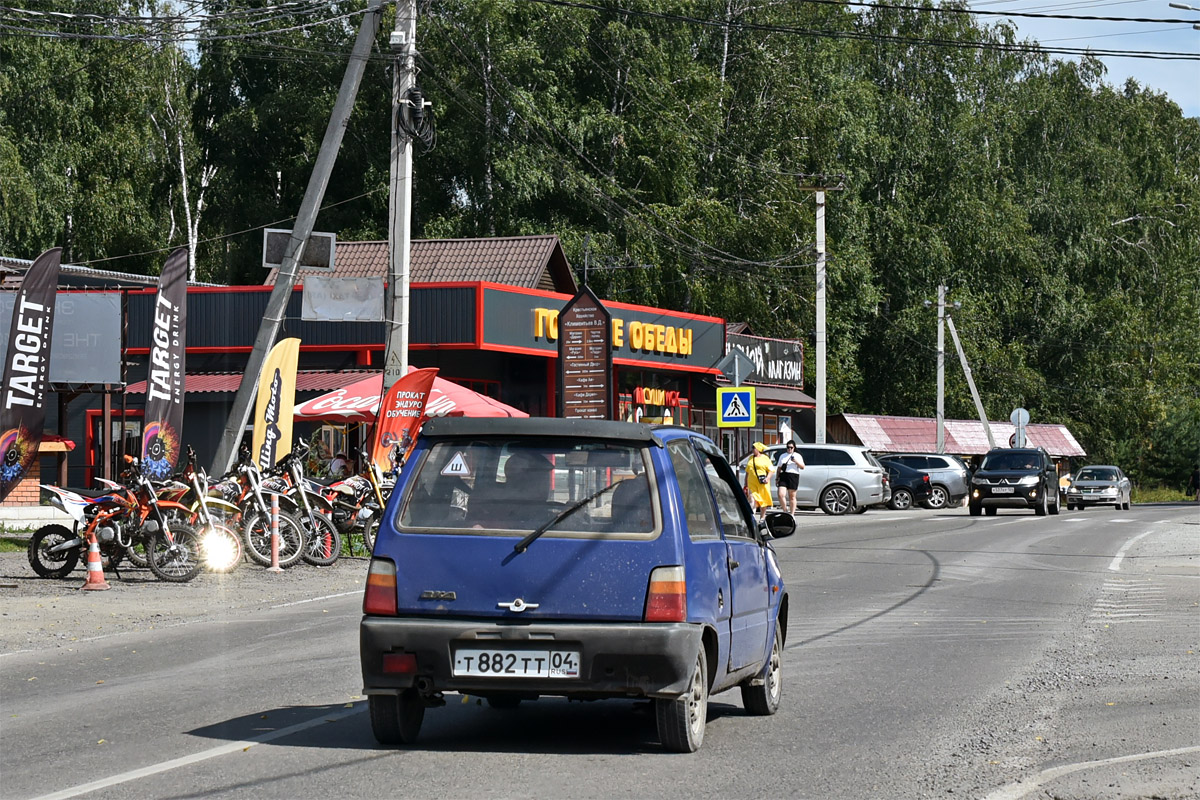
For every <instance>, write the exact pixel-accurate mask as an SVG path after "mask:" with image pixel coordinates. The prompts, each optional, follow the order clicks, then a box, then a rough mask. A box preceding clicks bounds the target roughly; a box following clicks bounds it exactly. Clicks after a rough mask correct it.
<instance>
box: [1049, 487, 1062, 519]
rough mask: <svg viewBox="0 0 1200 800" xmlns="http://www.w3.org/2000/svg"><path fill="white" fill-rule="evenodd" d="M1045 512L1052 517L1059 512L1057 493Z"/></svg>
mask: <svg viewBox="0 0 1200 800" xmlns="http://www.w3.org/2000/svg"><path fill="white" fill-rule="evenodd" d="M1047 510H1048V511H1049V512H1050V516H1052V517H1056V516H1058V512H1059V511H1060V507H1059V501H1058V492H1055V493H1054V502H1053V503H1051V504H1050V507H1049V508H1048V509H1047Z"/></svg>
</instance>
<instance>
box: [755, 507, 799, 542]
mask: <svg viewBox="0 0 1200 800" xmlns="http://www.w3.org/2000/svg"><path fill="white" fill-rule="evenodd" d="M761 527H762V528H765V529H766V531H767V533H768V534H770V535H771V538H772V539H783V538H785V537H788V536H791V535H792V534H793V533H795V532H796V519H795V517H793V516H792V515H791V514H789V513H787V512H786V511H768V512H767V517H766V519H765V520H764V521H763V524H762V526H761Z"/></svg>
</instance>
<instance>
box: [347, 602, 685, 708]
mask: <svg viewBox="0 0 1200 800" xmlns="http://www.w3.org/2000/svg"><path fill="white" fill-rule="evenodd" d="M701 634H702V628H701V626H699V625H693V624H689V623H641V622H638V623H556V622H547V623H531V624H500V623H494V622H486V621H479V620H445V619H439V620H431V619H426V618H413V617H372V616H366V617H363V619H362V623H361V624H360V626H359V651H360V659H361V662H362V675H363V693H364V694H368V695H371V694H394V693H396V692H398V691H401V690H403V689H408V688H411V687H414V686H416V687H418V688H419V689H420V690H421V691H422V693H423V694H432V693H436V692H441V691H456V692H463V693H472V694H480V695H488V694H511V695H525V696H536V695H563V696H571V697H584V698H602V697H678V696H679V695H681V694H683V693H684V692H685V691H686V690H687V688H688V685H689V683H690V681H691V676H692V671H693V669H694V666H695V659H696V653H697V652H699V650H700V642H701ZM460 647H470V648H476V649H487V648H495V649H506V650H515V651H521V650H539V651H540V650H547V649H551V650H560V651H577V652H578V653H579V656H580V668H579V677H577V678H575V677H572V678H549V677H536V678H535V677H490V676H479V675H455V674H454V653H455V652H456V651H457V650H458V649H459V648H460ZM400 653H406V654H412V655H414V656H415V657H416V671H415V672H411V673H408V674H399V673H396V672H388V671H385V668H384V656H385V655H390V654H400Z"/></svg>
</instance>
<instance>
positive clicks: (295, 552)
mask: <svg viewBox="0 0 1200 800" xmlns="http://www.w3.org/2000/svg"><path fill="white" fill-rule="evenodd" d="M242 536H243V539H244V540H245V544H246V554H247V555H248V556H250V558H251V559H252V560H253V561H254V562H255V563H258V564H261V565H262V566H264V567H269V566H271V515H270V514H264V513H262V512H260V511H251V512H250V513H249V514H248V515H247V516H246V527H245V528H243V529H242ZM306 543H307V537H306V535H305V533H304V526H303V525H301V524H300V520H298V519H296V518H295V517H294V516H293V515H291V514H289V513H287V512H286V511H280V512H279V566H281V567H290V566H291V565H292V564H295V563H296V562H297V561H299V560H300V556H301V555H303V554H304V546H305V544H306Z"/></svg>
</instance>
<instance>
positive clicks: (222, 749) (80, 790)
mask: <svg viewBox="0 0 1200 800" xmlns="http://www.w3.org/2000/svg"><path fill="white" fill-rule="evenodd" d="M366 709H367V706H366V704H365V703H364V704H363V705H362V706H360V707H358V708H352V709H349V710H347V711H342V712H341V713H338V714H322V715H321V716H319V717H317V718H315V719H310V720H309V721H308V722H300V723H297V724H295V725H292V726H289V727H287V728H280V729H279V730H277V731H271V732H270V733H264V734H262V735H261V736H255V737H254V738H253V739H245V740H243V741H240V742H230V743H229V744H223V745H221V746H219V747H214V748H211V749H209V750H202V751H200V752H199V753H192V754H191V755H190V756H183V757H181V758H173V759H171V760H170V761H162V762H160V763H158V764H151V765H150V766H148V767H142V768H141V769H135V770H130V771H129V772H122V773H120V774H119V775H111V776H109V777H107V778H101V779H100V780H98V781H92V782H91V783H83V784H80V785H79V786H72V787H71V788H70V789H62V790H60V791H57V792H52V793H51V794H44V795H41V796H40V797H36V798H34V800H65V799H66V798H68V797H78V796H79V795H81V794H87V793H88V792H95V791H98V790H100V789H107V788H108V787H110V786H116V785H118V784H121V783H127V782H128V781H134V780H137V779H138V778H146V777H149V776H151V775H157V774H159V773H160V772H168V771H170V770H173V769H179V768H180V767H186V766H189V765H191V764H196V763H198V762H200V761H207V760H208V759H210V758H216V757H217V756H223V755H227V754H229V753H236V752H238V751H239V750H247V749H249V748H251V747H254V745H256V744H263V743H265V742H271V741H274V740H275V739H282V738H284V737H286V736H291V735H292V734H294V733H299V732H300V731H303V730H308V729H309V728H315V727H316V726H317V725H323V724H325V723H326V722H337V721H338V720H341V719H345V718H346V717H349V716H353V715H354V714H361V713H363V712H364V711H366Z"/></svg>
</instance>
